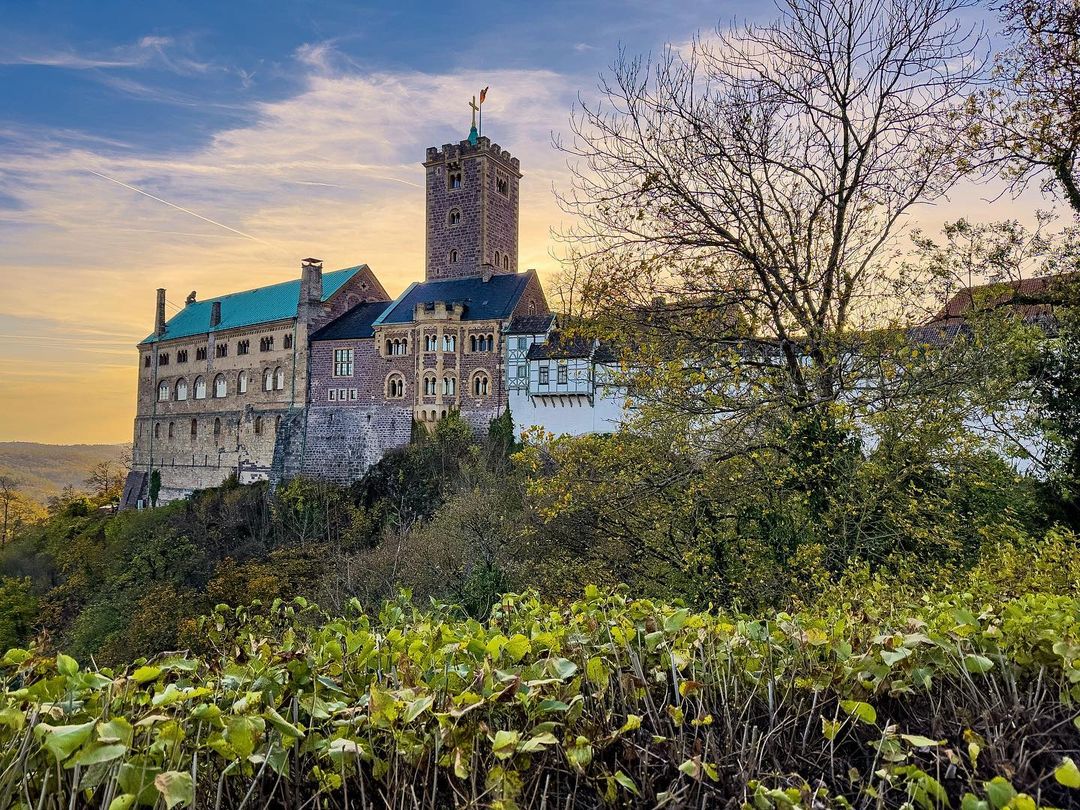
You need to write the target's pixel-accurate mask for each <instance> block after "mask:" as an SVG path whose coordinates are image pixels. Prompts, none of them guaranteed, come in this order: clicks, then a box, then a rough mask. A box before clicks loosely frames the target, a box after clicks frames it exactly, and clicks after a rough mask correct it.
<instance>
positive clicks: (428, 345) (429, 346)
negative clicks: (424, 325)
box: [424, 335, 457, 352]
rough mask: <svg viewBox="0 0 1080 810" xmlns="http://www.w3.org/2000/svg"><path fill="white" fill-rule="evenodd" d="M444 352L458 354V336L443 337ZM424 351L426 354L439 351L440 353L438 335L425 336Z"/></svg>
mask: <svg viewBox="0 0 1080 810" xmlns="http://www.w3.org/2000/svg"><path fill="white" fill-rule="evenodd" d="M442 350H443V351H444V352H456V351H457V335H443V338H442ZM424 351H425V352H437V351H439V336H438V335H424Z"/></svg>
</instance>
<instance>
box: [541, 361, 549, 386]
mask: <svg viewBox="0 0 1080 810" xmlns="http://www.w3.org/2000/svg"><path fill="white" fill-rule="evenodd" d="M547 384H548V367H547V363H544V365H542V366H540V385H547Z"/></svg>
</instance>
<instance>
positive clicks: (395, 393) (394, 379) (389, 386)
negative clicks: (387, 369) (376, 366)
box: [386, 374, 405, 399]
mask: <svg viewBox="0 0 1080 810" xmlns="http://www.w3.org/2000/svg"><path fill="white" fill-rule="evenodd" d="M404 396H405V378H404V377H402V376H401V375H400V374H391V375H390V376H389V377H387V378H386V397H387V399H401V398H402V397H404Z"/></svg>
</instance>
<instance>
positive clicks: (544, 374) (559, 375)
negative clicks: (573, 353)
mask: <svg viewBox="0 0 1080 810" xmlns="http://www.w3.org/2000/svg"><path fill="white" fill-rule="evenodd" d="M555 368H556V371H555V373H556V378H555V381H556V383H557V384H565V383H566V382H567V380H568V378H569V374H568V371H567V367H566V361H563V360H561V361H559V362H558V363H557V364H556V367H555ZM539 371H540V377H539V379H538V380H537V382H538V383H539V384H540V385H548V384H550V382H551V368H550V366H548V364H547V363H544V364H543V365H541V366H540V369H539Z"/></svg>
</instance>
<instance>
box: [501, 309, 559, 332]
mask: <svg viewBox="0 0 1080 810" xmlns="http://www.w3.org/2000/svg"><path fill="white" fill-rule="evenodd" d="M554 323H555V314H554V313H552V312H548V313H545V314H543V315H515V316H514V317H513V318H511V319H510V325H509V326H508V327H507V328H506V329H504V330H503V334H504V335H546V334H547V332H548V330H549V329H551V327H552V325H553V324H554Z"/></svg>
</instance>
